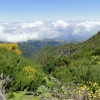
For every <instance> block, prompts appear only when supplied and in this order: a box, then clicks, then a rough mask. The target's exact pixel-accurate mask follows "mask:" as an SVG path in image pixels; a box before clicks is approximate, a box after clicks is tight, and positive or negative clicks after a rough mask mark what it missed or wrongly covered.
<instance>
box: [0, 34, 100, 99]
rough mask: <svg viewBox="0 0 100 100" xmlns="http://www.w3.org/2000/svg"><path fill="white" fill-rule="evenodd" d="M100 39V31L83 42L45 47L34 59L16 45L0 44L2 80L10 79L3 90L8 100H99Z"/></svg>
mask: <svg viewBox="0 0 100 100" xmlns="http://www.w3.org/2000/svg"><path fill="white" fill-rule="evenodd" d="M99 42H100V32H98V33H97V34H96V35H94V36H93V37H91V38H90V39H88V40H87V41H85V42H83V43H80V44H73V43H70V44H66V45H56V46H46V47H45V48H42V49H41V50H40V51H38V52H37V53H36V54H34V56H33V57H32V58H31V61H32V62H31V61H30V60H28V59H26V58H24V57H23V56H22V52H21V51H20V50H19V48H18V45H17V44H15V43H0V73H1V75H0V78H1V80H0V81H2V80H5V79H8V78H9V82H6V83H5V84H3V85H2V84H1V85H2V86H1V88H0V91H3V90H4V89H5V90H6V98H7V100H44V99H45V100H47V99H48V100H52V99H53V100H55V99H57V100H64V99H66V100H67V99H70V98H72V99H74V100H77V99H78V100H81V99H80V98H81V97H82V98H85V97H86V96H87V98H88V99H89V100H99V99H100V75H99V74H100V45H99ZM33 62H34V63H33ZM6 77H8V78H6ZM4 87H5V88H4ZM2 93H3V92H2Z"/></svg>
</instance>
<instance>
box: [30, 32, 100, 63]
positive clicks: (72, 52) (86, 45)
mask: <svg viewBox="0 0 100 100" xmlns="http://www.w3.org/2000/svg"><path fill="white" fill-rule="evenodd" d="M99 43H100V32H98V33H97V34H96V35H94V36H92V37H91V38H89V39H88V40H86V41H85V42H82V43H79V44H73V43H69V44H66V45H61V46H48V47H45V48H43V49H41V50H40V51H38V52H36V53H35V54H34V55H33V56H32V57H31V60H32V61H38V60H39V59H40V58H41V59H43V58H44V57H46V56H48V55H49V56H54V57H59V56H65V57H69V56H71V57H72V56H74V57H75V56H76V55H77V56H82V54H83V55H90V54H95V53H96V52H97V51H98V52H99V50H100V45H99ZM39 61H40V60H39Z"/></svg>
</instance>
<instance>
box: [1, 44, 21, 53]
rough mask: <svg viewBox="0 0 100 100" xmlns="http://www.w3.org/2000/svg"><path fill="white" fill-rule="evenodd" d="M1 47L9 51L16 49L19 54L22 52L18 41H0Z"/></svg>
mask: <svg viewBox="0 0 100 100" xmlns="http://www.w3.org/2000/svg"><path fill="white" fill-rule="evenodd" d="M0 48H5V49H6V50H8V51H14V52H16V53H17V54H21V53H22V52H21V51H20V50H19V48H18V44H16V43H0Z"/></svg>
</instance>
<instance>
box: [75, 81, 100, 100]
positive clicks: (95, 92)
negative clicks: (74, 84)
mask: <svg viewBox="0 0 100 100" xmlns="http://www.w3.org/2000/svg"><path fill="white" fill-rule="evenodd" d="M83 91H86V92H87V95H88V97H89V99H93V100H98V99H100V86H99V85H98V83H97V82H94V83H93V82H91V81H89V82H87V83H86V85H82V84H78V91H77V93H79V94H83V95H84V92H83Z"/></svg>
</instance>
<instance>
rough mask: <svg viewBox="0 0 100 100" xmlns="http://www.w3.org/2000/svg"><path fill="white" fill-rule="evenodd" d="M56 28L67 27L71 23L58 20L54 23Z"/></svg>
mask: <svg viewBox="0 0 100 100" xmlns="http://www.w3.org/2000/svg"><path fill="white" fill-rule="evenodd" d="M52 24H53V26H54V28H66V27H67V26H68V25H69V24H68V23H67V22H65V21H63V20H58V21H56V22H53V23H52Z"/></svg>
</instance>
